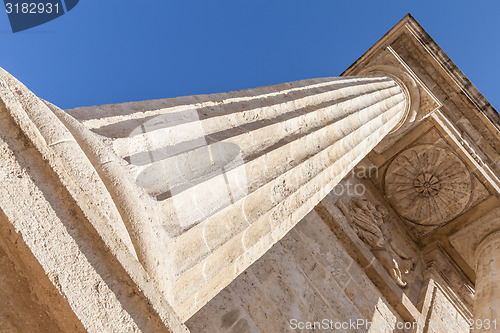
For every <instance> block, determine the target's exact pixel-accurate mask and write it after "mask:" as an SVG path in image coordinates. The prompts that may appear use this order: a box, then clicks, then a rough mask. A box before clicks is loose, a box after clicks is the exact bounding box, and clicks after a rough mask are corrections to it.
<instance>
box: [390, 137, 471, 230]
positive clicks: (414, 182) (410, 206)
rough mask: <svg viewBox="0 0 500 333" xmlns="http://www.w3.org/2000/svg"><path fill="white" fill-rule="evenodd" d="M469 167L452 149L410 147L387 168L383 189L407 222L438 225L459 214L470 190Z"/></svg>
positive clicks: (425, 145) (431, 146) (429, 146)
mask: <svg viewBox="0 0 500 333" xmlns="http://www.w3.org/2000/svg"><path fill="white" fill-rule="evenodd" d="M471 184H472V180H471V176H470V173H469V170H468V169H467V167H466V166H465V164H464V163H463V162H462V161H461V160H460V158H459V157H458V156H457V155H455V154H454V153H453V152H452V151H450V150H447V149H444V148H441V147H438V146H434V145H430V144H424V145H418V146H415V147H411V148H409V149H407V150H405V151H403V152H402V153H401V154H399V155H398V156H397V157H396V158H395V159H394V160H393V161H392V162H391V164H390V165H389V167H388V168H387V173H386V176H385V191H386V194H387V198H388V199H389V202H390V203H391V204H392V206H393V207H394V209H395V210H396V211H397V212H398V214H399V215H401V216H402V217H403V218H404V219H405V220H406V221H409V222H411V223H413V224H416V225H422V226H439V225H442V224H444V223H446V222H448V221H450V220H451V219H453V218H454V217H456V216H457V215H459V214H460V213H461V212H462V211H463V210H464V208H465V207H466V206H467V204H468V203H469V200H470V198H471V193H472V185H471Z"/></svg>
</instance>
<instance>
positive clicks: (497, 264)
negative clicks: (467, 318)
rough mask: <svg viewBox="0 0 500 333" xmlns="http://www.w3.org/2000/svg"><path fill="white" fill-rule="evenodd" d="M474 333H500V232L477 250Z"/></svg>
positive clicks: (485, 241) (491, 235) (491, 236)
mask: <svg viewBox="0 0 500 333" xmlns="http://www.w3.org/2000/svg"><path fill="white" fill-rule="evenodd" d="M473 326H474V329H473V330H472V332H477V333H479V332H481V333H497V332H500V231H496V232H494V233H492V234H490V235H488V236H487V237H486V238H485V239H484V240H483V241H482V242H481V243H480V244H479V246H478V248H477V250H476V295H475V300H474V325H473Z"/></svg>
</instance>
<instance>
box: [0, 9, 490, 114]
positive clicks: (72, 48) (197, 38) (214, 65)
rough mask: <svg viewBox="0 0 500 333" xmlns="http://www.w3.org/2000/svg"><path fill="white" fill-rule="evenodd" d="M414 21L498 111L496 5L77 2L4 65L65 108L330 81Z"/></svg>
mask: <svg viewBox="0 0 500 333" xmlns="http://www.w3.org/2000/svg"><path fill="white" fill-rule="evenodd" d="M408 12H410V13H411V14H412V15H413V16H414V17H415V18H416V19H417V20H418V21H419V22H420V24H421V25H422V26H423V27H424V28H425V29H426V30H427V32H428V33H429V34H430V35H431V36H432V37H433V38H434V40H435V41H436V42H437V43H438V44H439V45H440V46H441V47H442V48H443V50H444V51H445V52H446V53H447V54H448V56H450V58H451V59H452V60H453V61H454V62H455V63H456V64H457V65H458V67H459V68H460V69H461V70H462V71H463V72H464V73H465V75H466V76H467V77H468V78H469V79H470V80H471V81H472V83H473V84H474V85H476V87H477V88H478V89H479V91H481V92H482V93H483V95H485V97H486V98H487V99H488V100H489V101H490V102H491V103H492V104H493V106H496V108H497V110H499V109H500V94H499V89H498V87H499V84H498V82H497V80H498V78H499V77H500V66H499V60H500V1H498V0H492V1H470V0H469V1H462V0H457V1H439V0H433V1H427V0H425V1H409V0H399V1H375V0H370V1H359V0H358V1H338V0H226V1H218V0H200V1H191V0H141V1H131V0H80V3H79V4H78V5H77V6H76V7H75V8H74V9H73V10H72V11H70V12H69V13H67V14H66V15H63V16H62V17H60V18H58V19H56V20H54V21H51V22H49V23H47V24H44V25H42V26H39V27H36V28H34V29H30V30H27V31H25V32H19V33H16V34H13V33H12V32H11V30H10V26H9V24H8V19H7V15H6V13H5V12H4V11H3V7H2V11H1V12H0V40H1V41H0V45H1V46H0V66H1V67H3V68H4V69H6V70H7V71H9V72H10V73H11V74H13V75H14V76H16V77H17V78H18V79H20V80H21V81H22V82H23V83H24V84H26V85H27V86H28V88H30V89H31V90H32V91H34V92H35V93H36V94H37V95H38V96H40V97H42V98H45V99H47V100H49V101H50V102H52V103H55V104H56V105H58V106H60V107H62V108H73V107H77V106H89V105H99V104H107V103H118V102H127V101H137V100H146V99H155V98H166V97H175V96H182V95H193V94H205V93H214V92H224V91H230V90H238V89H245V88H252V87H258V86H263V85H270V84H277V83H281V82H286V81H293V80H300V79H307V78H314V77H325V76H337V75H339V74H340V73H342V72H343V71H344V69H346V68H347V67H348V66H349V65H350V64H352V63H353V62H354V61H355V60H356V59H357V58H358V57H360V56H361V55H362V54H363V53H364V52H365V51H366V50H367V49H368V48H369V47H370V46H372V45H373V44H374V43H375V42H376V41H377V40H378V39H380V38H381V37H382V36H383V35H384V34H385V33H386V32H387V31H388V30H389V29H390V28H391V27H392V26H393V25H395V24H396V23H397V22H398V21H399V20H400V19H401V18H402V17H403V16H404V15H406V14H407V13H408Z"/></svg>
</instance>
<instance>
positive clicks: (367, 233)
mask: <svg viewBox="0 0 500 333" xmlns="http://www.w3.org/2000/svg"><path fill="white" fill-rule="evenodd" d="M338 207H339V208H340V210H341V211H342V213H343V214H344V216H346V218H347V219H348V220H349V222H350V223H351V226H352V227H353V229H354V231H355V232H356V234H357V235H358V237H359V238H360V239H361V240H362V241H363V242H364V243H365V244H366V245H367V246H368V247H369V248H370V250H371V251H372V253H373V255H374V256H375V258H377V260H378V261H379V262H380V263H381V264H382V266H383V267H384V268H385V269H386V271H387V272H388V273H389V275H390V276H391V277H392V279H393V280H394V281H395V282H396V284H397V285H398V286H400V287H402V288H404V287H406V285H407V282H405V281H404V280H403V275H404V274H408V273H409V272H410V271H411V270H412V269H413V260H412V259H410V258H409V256H408V255H407V254H406V253H405V252H404V251H403V250H402V249H401V248H400V247H399V246H397V245H396V244H395V242H394V241H393V239H392V237H391V235H389V234H387V233H384V231H383V230H384V228H383V225H384V224H385V223H386V222H387V220H388V218H389V212H388V211H387V209H386V208H384V207H382V206H380V205H374V204H372V203H371V202H370V201H368V200H365V199H359V198H353V199H352V200H351V202H350V204H349V208H346V207H345V205H343V204H342V203H339V204H338Z"/></svg>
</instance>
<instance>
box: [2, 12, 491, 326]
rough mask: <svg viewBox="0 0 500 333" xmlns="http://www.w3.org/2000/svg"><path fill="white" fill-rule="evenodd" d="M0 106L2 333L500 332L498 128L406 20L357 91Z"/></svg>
mask: <svg viewBox="0 0 500 333" xmlns="http://www.w3.org/2000/svg"><path fill="white" fill-rule="evenodd" d="M0 98H1V103H0V180H1V182H0V183H1V184H2V185H1V186H0V222H1V223H0V260H2V262H3V263H4V264H5V269H4V271H2V272H0V294H1V295H3V296H4V297H5V298H6V302H4V303H5V305H4V306H0V330H10V331H15V330H18V331H27V330H36V331H41V332H43V331H51V332H52V331H90V332H128V331H131V332H138V331H142V332H167V331H168V332H186V331H187V330H188V329H187V327H186V326H185V325H184V324H183V322H185V321H187V324H188V326H189V327H190V328H191V330H192V331H195V332H196V331H199V332H206V331H214V332H215V331H222V332H268V331H278V332H279V331H288V330H293V329H294V328H292V327H290V324H291V322H290V320H291V319H296V320H297V322H296V323H298V322H300V323H303V326H304V327H303V328H299V327H297V330H298V331H300V330H303V331H307V330H313V331H314V330H316V331H321V330H325V328H324V327H318V325H317V324H319V325H320V326H321V325H325V323H324V322H322V320H323V319H329V320H331V321H332V322H333V324H335V323H340V324H341V325H342V323H346V322H348V321H352V320H355V321H356V320H358V319H366V320H371V321H372V322H375V323H377V324H379V325H378V326H377V327H375V326H372V327H370V328H366V327H365V328H357V329H352V328H350V327H351V325H349V327H348V328H339V330H340V329H341V330H342V331H356V332H359V331H369V332H393V331H396V332H400V331H406V332H414V333H424V332H449V331H457V332H461V331H464V328H463V327H459V326H457V324H461V323H463V322H464V321H466V320H470V319H471V318H472V317H475V318H480V317H484V316H490V317H491V316H495V312H494V311H496V309H497V304H496V303H498V302H497V301H498V297H497V296H498V295H497V294H496V291H495V290H496V289H495V288H496V287H497V286H496V285H495V283H496V282H495V281H496V275H495V274H496V272H495V269H496V266H495V265H496V263H495V262H496V261H495V260H496V259H495V258H496V256H497V253H496V250H497V248H496V241H495V242H493V241H492V242H490V241H485V237H489V236H488V235H489V234H491V233H494V232H496V231H497V230H500V219H499V215H498V214H499V212H498V209H499V208H498V207H500V199H499V196H500V177H499V174H500V162H499V161H500V134H499V133H500V131H499V129H500V116H498V114H497V113H496V111H495V110H494V109H493V108H492V107H491V106H490V105H489V104H488V102H487V101H486V100H485V99H484V97H482V96H481V94H480V93H479V92H478V91H477V90H476V89H475V88H474V87H473V86H472V84H471V83H470V82H469V81H468V80H467V79H466V78H465V76H464V75H463V74H462V73H461V72H460V70H459V69H458V68H457V67H456V66H455V65H454V64H453V63H452V62H451V60H450V59H449V58H448V57H447V56H446V55H445V54H444V53H443V51H442V50H441V49H440V48H439V47H438V46H437V45H436V44H435V43H434V42H433V41H432V39H431V38H430V37H429V36H428V35H427V33H426V32H425V31H424V30H423V29H422V28H421V27H420V26H419V25H418V23H417V22H416V21H415V20H414V19H413V18H412V17H411V16H407V17H405V18H404V19H403V20H402V21H401V22H400V23H398V24H397V25H396V26H395V27H394V28H393V29H392V30H391V31H390V32H389V33H388V34H386V35H385V36H384V37H383V38H382V39H381V40H380V41H379V42H377V43H376V44H375V45H374V46H373V47H372V48H371V49H370V50H369V51H368V52H367V53H366V54H365V55H363V56H362V57H361V58H360V59H359V60H358V61H356V62H355V63H354V64H353V65H352V66H351V67H350V68H349V69H347V70H346V72H345V73H344V74H343V76H342V77H333V78H322V79H312V80H303V81H297V82H291V83H284V84H280V85H276V86H271V87H260V88H255V89H249V90H244V91H238V92H230V93H221V94H212V95H207V96H188V97H181V98H174V99H166V100H157V101H143V102H134V103H125V104H119V105H107V106H100V107H87V108H78V109H74V110H68V111H63V110H60V109H59V108H57V106H55V105H52V104H50V103H48V102H45V101H43V100H41V99H39V98H38V97H36V96H35V95H33V94H32V93H31V92H30V91H29V90H28V89H27V88H26V87H24V86H23V85H22V84H20V83H19V82H18V81H17V80H15V79H14V78H12V77H11V76H10V75H8V74H7V73H5V72H4V71H1V72H0ZM349 173H350V174H349ZM299 221H302V222H300V223H299ZM487 239H490V238H487ZM485 244H486V245H485ZM273 245H274V246H273ZM475 253H480V255H479V259H478V258H476V257H475ZM474 283H475V284H476V286H475V287H476V289H477V290H476V295H474ZM11 285H12V286H16V287H18V288H20V290H21V292H22V295H21V296H20V297H18V298H16V299H14V298H13V297H12V295H13V293H12V290H9V289H8V286H11ZM474 298H475V300H474V301H473V299H474ZM207 302H208V304H207ZM473 302H475V307H476V309H478V310H477V311H475V313H473V311H472V305H471V304H472V303H473ZM23 305H25V308H23ZM27 309H30V310H31V312H32V313H33V315H36V316H38V318H39V319H38V320H34V317H31V318H29V320H26V321H24V322H20V317H21V316H23V315H25V313H26V312H27ZM488 309H491V310H488ZM332 322H330V324H332ZM396 324H404V325H406V328H404V327H392V326H391V325H396ZM408 324H410V325H409V326H410V327H408ZM446 324H452V325H455V326H453V327H454V328H453V329H451V330H450V326H446ZM311 325H312V326H311ZM415 325H417V326H415ZM314 326H316V327H314ZM297 330H296V331H297ZM464 332H465V331H464Z"/></svg>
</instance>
